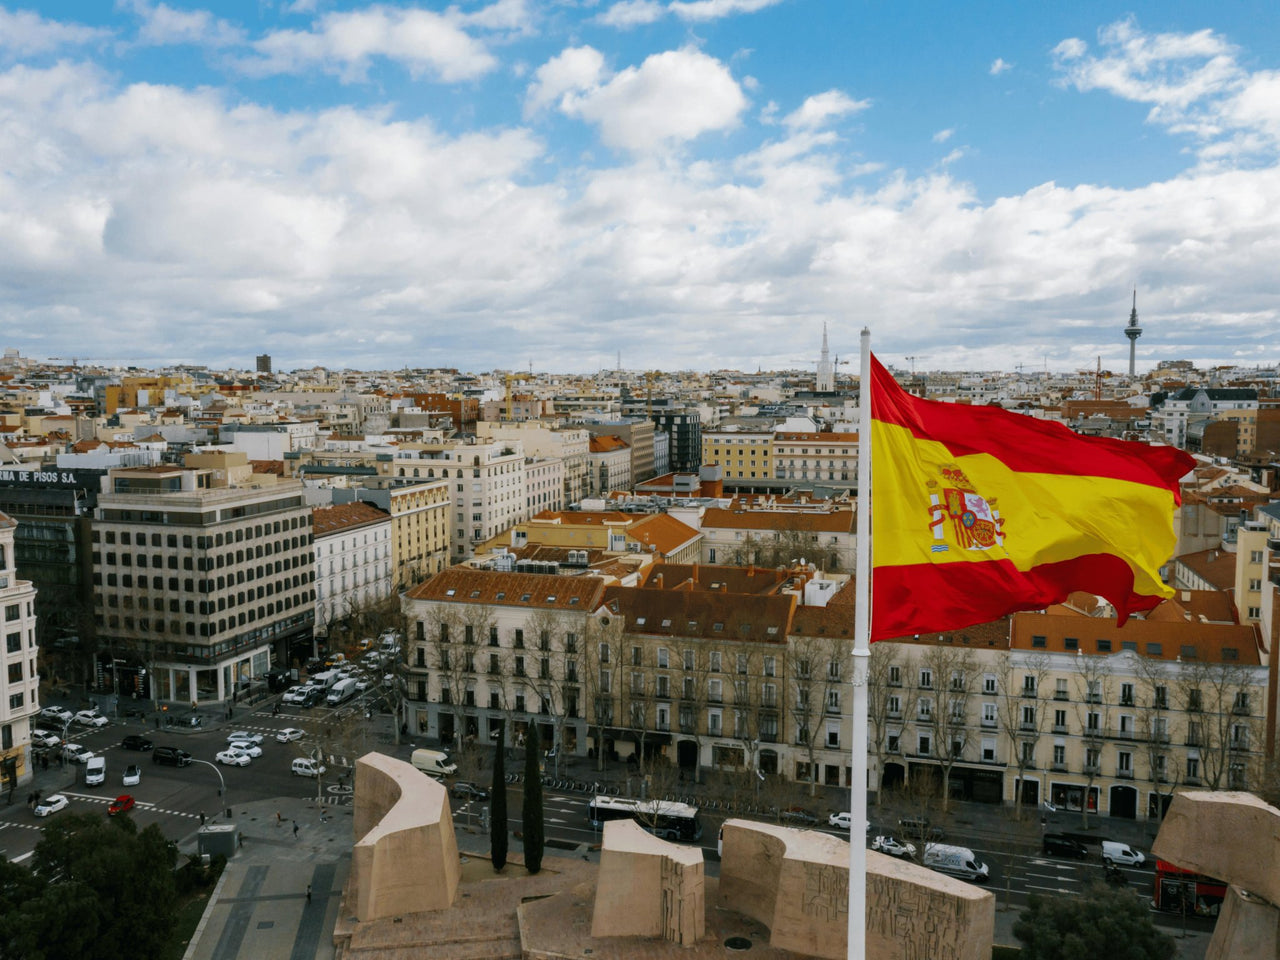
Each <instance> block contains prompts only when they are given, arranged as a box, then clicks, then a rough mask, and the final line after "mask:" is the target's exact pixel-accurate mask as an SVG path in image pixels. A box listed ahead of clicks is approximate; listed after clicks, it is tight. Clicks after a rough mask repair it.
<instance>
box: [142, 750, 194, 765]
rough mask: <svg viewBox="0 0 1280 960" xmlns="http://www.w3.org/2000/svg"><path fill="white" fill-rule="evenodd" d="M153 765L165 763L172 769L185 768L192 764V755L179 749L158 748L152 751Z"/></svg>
mask: <svg viewBox="0 0 1280 960" xmlns="http://www.w3.org/2000/svg"><path fill="white" fill-rule="evenodd" d="M151 762H152V763H163V764H166V765H168V766H170V767H185V766H186V765H187V764H189V763H190V762H191V754H189V753H187V751H185V750H179V749H178V748H177V747H156V748H155V749H154V750H152V751H151Z"/></svg>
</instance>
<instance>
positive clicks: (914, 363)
mask: <svg viewBox="0 0 1280 960" xmlns="http://www.w3.org/2000/svg"><path fill="white" fill-rule="evenodd" d="M903 359H904V360H910V361H911V375H912V376H913V377H914V376H915V375H916V361H917V360H923V359H924V357H919V356H917V357H903Z"/></svg>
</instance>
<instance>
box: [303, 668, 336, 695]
mask: <svg viewBox="0 0 1280 960" xmlns="http://www.w3.org/2000/svg"><path fill="white" fill-rule="evenodd" d="M341 679H342V678H341V677H339V676H338V671H337V670H322V671H321V672H320V673H313V674H312V675H311V679H309V680H308V681H307V682H308V683H310V684H311V685H312V686H316V687H319V688H320V689H321V690H328V689H329V688H331V687H332V686H333V685H334V684H335V683H337V682H338V681H339V680H341Z"/></svg>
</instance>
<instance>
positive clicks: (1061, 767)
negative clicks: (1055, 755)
mask: <svg viewBox="0 0 1280 960" xmlns="http://www.w3.org/2000/svg"><path fill="white" fill-rule="evenodd" d="M1049 769H1050V770H1052V771H1053V772H1054V773H1066V772H1067V765H1066V764H1065V763H1051V764H1049Z"/></svg>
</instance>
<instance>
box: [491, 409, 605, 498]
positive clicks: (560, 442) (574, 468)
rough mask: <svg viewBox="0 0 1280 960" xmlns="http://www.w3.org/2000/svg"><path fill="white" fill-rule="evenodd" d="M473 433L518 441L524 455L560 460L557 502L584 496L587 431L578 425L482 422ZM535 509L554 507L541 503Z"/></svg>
mask: <svg viewBox="0 0 1280 960" xmlns="http://www.w3.org/2000/svg"><path fill="white" fill-rule="evenodd" d="M476 436H477V437H479V438H480V439H482V440H518V441H519V442H520V443H521V444H522V445H523V447H524V452H525V455H526V456H529V457H537V458H554V459H557V460H560V461H562V462H563V464H564V492H563V494H562V496H561V497H560V498H559V501H558V502H559V503H561V504H565V503H577V502H578V501H579V500H581V499H582V498H583V497H585V496H586V495H587V491H588V489H589V481H590V478H589V477H588V468H589V466H590V464H589V460H588V454H589V453H590V440H591V434H590V433H589V432H587V431H586V430H585V429H583V428H582V427H580V426H565V425H563V424H560V423H555V422H553V423H545V422H542V421H539V420H524V421H519V422H494V421H482V422H480V423H477V424H476ZM537 509H557V508H552V507H546V506H543V507H538V508H537Z"/></svg>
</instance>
